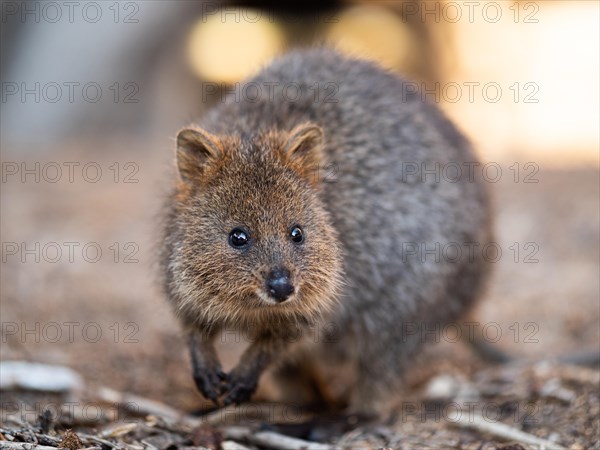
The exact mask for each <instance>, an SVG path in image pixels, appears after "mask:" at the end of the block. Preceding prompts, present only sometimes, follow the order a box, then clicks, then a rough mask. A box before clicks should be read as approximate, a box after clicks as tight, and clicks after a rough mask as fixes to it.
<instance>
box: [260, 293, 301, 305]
mask: <svg viewBox="0 0 600 450" xmlns="http://www.w3.org/2000/svg"><path fill="white" fill-rule="evenodd" d="M296 291H297V289H295V290H294V292H293V293H292V294H291V295H290V296H289V297H288V298H287V299H285V301H278V300H276V299H275V298H273V297H272V296H271V295H269V293H267V292H265V291H264V290H262V289H256V291H255V294H256V296H257V297H258V298H259V301H260V303H261V304H264V305H266V306H284V305H287V304H291V303H294V299H295V298H296V296H297V292H296Z"/></svg>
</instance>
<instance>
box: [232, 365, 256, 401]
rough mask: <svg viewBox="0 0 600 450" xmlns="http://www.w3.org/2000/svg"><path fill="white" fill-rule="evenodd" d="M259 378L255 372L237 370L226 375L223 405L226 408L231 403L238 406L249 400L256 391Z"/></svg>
mask: <svg viewBox="0 0 600 450" xmlns="http://www.w3.org/2000/svg"><path fill="white" fill-rule="evenodd" d="M259 376H260V374H259V373H258V372H256V371H252V370H250V371H242V370H240V369H239V368H235V369H234V370H233V371H232V372H231V373H229V374H227V378H226V381H225V389H224V392H226V395H225V398H224V399H223V405H225V406H227V405H230V404H232V403H235V404H236V405H239V404H240V403H245V402H247V401H248V400H250V397H252V394H254V391H256V386H257V385H258V378H259Z"/></svg>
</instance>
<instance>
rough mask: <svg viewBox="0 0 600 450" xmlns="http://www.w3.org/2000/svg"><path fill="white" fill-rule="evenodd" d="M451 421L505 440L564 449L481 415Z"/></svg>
mask: <svg viewBox="0 0 600 450" xmlns="http://www.w3.org/2000/svg"><path fill="white" fill-rule="evenodd" d="M452 423H453V424H455V425H460V426H462V427H466V428H475V429H477V430H479V431H483V432H486V433H490V434H492V435H494V436H497V437H499V438H502V439H505V440H507V441H517V442H520V443H522V444H530V445H536V446H538V447H539V449H540V450H566V449H565V447H562V446H561V445H559V444H556V443H554V442H551V441H548V440H546V439H542V438H539V437H537V436H534V435H532V434H529V433H525V432H523V431H521V430H517V429H516V428H513V427H510V426H508V425H505V424H503V423H499V422H488V421H487V420H485V419H484V418H483V417H481V416H471V417H461V418H460V419H459V420H458V421H457V422H452Z"/></svg>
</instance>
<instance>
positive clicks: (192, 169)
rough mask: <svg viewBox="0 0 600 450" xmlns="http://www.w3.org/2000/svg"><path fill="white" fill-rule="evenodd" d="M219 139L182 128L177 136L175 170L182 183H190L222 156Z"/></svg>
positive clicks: (196, 130)
mask: <svg viewBox="0 0 600 450" xmlns="http://www.w3.org/2000/svg"><path fill="white" fill-rule="evenodd" d="M222 148H223V146H222V144H221V141H220V140H219V138H218V137H217V136H215V135H212V134H210V133H209V132H207V131H204V130H202V129H200V128H184V129H183V130H181V131H180V132H179V133H178V134H177V168H178V169H179V175H180V176H181V179H182V180H183V181H185V182H186V183H187V182H191V181H193V180H194V179H197V178H199V177H201V176H202V175H203V173H204V172H205V171H206V168H207V167H208V166H209V165H210V164H211V163H214V162H216V161H218V160H219V159H220V158H221V157H222V156H223V150H222Z"/></svg>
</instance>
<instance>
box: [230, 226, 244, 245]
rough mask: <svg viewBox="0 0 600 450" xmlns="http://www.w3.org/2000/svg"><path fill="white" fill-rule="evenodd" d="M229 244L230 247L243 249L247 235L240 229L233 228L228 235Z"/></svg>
mask: <svg viewBox="0 0 600 450" xmlns="http://www.w3.org/2000/svg"><path fill="white" fill-rule="evenodd" d="M229 243H230V244H231V246H232V247H243V246H244V245H246V244H248V233H246V232H245V231H244V230H242V229H241V228H234V229H233V230H231V233H229Z"/></svg>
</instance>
